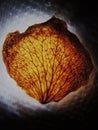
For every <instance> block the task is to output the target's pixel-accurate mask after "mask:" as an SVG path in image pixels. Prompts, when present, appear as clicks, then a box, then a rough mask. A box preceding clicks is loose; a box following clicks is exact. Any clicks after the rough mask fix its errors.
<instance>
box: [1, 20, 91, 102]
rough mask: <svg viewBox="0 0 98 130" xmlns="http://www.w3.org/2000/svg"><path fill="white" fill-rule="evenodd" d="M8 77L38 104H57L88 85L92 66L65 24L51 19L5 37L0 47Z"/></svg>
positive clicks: (82, 48)
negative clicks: (53, 102)
mask: <svg viewBox="0 0 98 130" xmlns="http://www.w3.org/2000/svg"><path fill="white" fill-rule="evenodd" d="M2 52H3V59H4V62H5V64H6V68H7V71H8V73H9V75H10V76H11V77H12V78H13V79H14V80H15V81H16V82H17V84H18V85H19V86H20V87H21V88H23V90H25V91H26V93H27V94H28V95H30V96H31V97H33V98H35V99H37V100H38V101H39V102H41V103H47V102H51V101H59V100H61V99H62V98H63V97H64V96H66V95H67V94H68V93H69V92H72V91H74V90H76V89H78V88H79V87H81V86H82V85H85V84H86V83H87V81H88V78H89V74H90V73H91V71H92V68H93V66H92V62H91V59H90V57H89V55H88V52H87V51H86V50H85V49H84V47H83V46H82V45H81V44H80V42H79V40H78V39H77V37H76V36H75V35H74V34H72V33H71V32H69V31H68V30H67V26H66V23H65V22H63V21H62V20H59V19H57V18H55V17H53V18H52V19H50V20H49V21H47V22H45V23H42V24H36V25H33V26H31V27H29V28H28V29H27V30H26V32H24V33H22V34H20V33H19V32H14V33H9V34H8V35H7V38H6V40H5V43H4V45H3V51H2Z"/></svg>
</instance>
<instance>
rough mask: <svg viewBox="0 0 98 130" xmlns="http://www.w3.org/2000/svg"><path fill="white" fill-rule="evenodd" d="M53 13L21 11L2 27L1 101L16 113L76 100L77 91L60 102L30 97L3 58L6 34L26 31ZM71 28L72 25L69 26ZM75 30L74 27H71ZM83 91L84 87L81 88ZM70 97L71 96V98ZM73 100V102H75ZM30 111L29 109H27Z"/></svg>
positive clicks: (48, 109)
mask: <svg viewBox="0 0 98 130" xmlns="http://www.w3.org/2000/svg"><path fill="white" fill-rule="evenodd" d="M51 17H52V15H49V14H45V13H43V12H41V11H37V10H36V11H35V12H34V13H32V14H31V13H29V12H25V13H20V14H17V15H15V16H12V17H11V18H7V19H6V22H5V24H4V26H3V27H2V26H1V27H0V102H3V103H4V104H6V105H7V109H8V110H9V111H12V112H14V113H16V114H20V112H19V111H22V110H23V108H24V109H29V110H31V111H32V113H30V114H32V115H36V111H41V110H42V111H44V110H47V111H52V110H57V109H59V108H61V106H63V107H66V106H68V104H69V102H71V101H72V99H73V97H74V100H76V98H78V97H77V93H78V91H77V92H73V93H70V94H69V95H68V96H66V97H65V99H64V100H62V101H60V102H59V103H49V104H46V105H42V104H40V103H39V102H37V101H36V100H34V99H32V98H31V97H29V96H28V95H27V94H26V93H25V92H24V91H23V90H21V88H20V87H17V86H16V83H15V82H14V81H13V79H11V78H10V77H9V75H8V74H7V71H6V68H5V65H4V63H3V60H2V45H3V43H4V40H5V38H6V35H7V34H8V33H9V32H15V31H16V30H19V31H20V32H24V31H25V30H26V29H27V28H28V26H31V25H33V24H35V23H41V22H44V21H47V20H48V19H50V18H51ZM69 28H70V26H69ZM71 29H72V30H73V28H71ZM81 91H83V88H82V89H81ZM69 97H70V98H69ZM74 100H73V102H74ZM25 113H28V114H29V112H28V111H25Z"/></svg>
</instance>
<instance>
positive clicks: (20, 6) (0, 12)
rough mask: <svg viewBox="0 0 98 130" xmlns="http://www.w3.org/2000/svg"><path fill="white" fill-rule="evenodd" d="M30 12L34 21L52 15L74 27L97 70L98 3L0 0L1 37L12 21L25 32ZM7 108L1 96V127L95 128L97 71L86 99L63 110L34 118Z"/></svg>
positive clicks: (27, 128) (51, 0) (97, 91)
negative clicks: (17, 113) (65, 110)
mask: <svg viewBox="0 0 98 130" xmlns="http://www.w3.org/2000/svg"><path fill="white" fill-rule="evenodd" d="M29 14H33V17H36V21H35V23H39V22H43V21H45V20H46V19H48V18H51V17H52V16H53V15H55V16H57V17H59V18H61V19H65V20H66V22H67V23H68V25H69V28H71V29H72V30H74V32H75V33H76V34H77V35H78V36H79V37H80V40H81V41H82V42H84V45H85V47H86V48H87V49H88V50H89V52H90V54H91V57H92V59H93V61H94V64H95V66H96V69H97V67H98V5H97V2H95V1H94V0H93V1H89V2H88V1H80V0H74V1H72V0H35V1H34V0H19V1H18V0H0V37H1V38H2V37H3V35H4V37H5V34H7V33H8V31H9V29H8V28H12V27H13V26H14V25H15V26H16V22H15V20H18V23H19V24H17V27H16V28H17V29H19V28H21V25H22V24H25V27H22V28H21V31H24V30H25V29H26V28H27V27H28V26H29V25H30V24H32V20H31V21H29V18H30V17H31V15H29ZM19 19H20V20H19ZM21 19H23V20H24V23H22V22H21ZM39 19H41V21H39ZM44 19H45V20H44ZM12 25H13V26H12ZM16 28H12V30H11V31H15V29H16ZM1 42H2V40H1ZM0 44H1V43H0ZM0 76H1V74H0ZM0 82H1V81H0ZM0 89H1V88H0ZM0 91H1V90H0ZM0 98H2V97H0ZM10 111H11V110H9V111H8V109H7V106H6V105H5V104H4V103H3V102H2V99H0V129H3V128H9V129H15V128H17V129H19V128H21V129H24V130H25V129H26V130H29V129H34V130H36V129H58V130H59V129H60V130H65V129H71V128H72V129H79V130H80V129H81V130H83V129H89V128H91V129H95V128H96V127H98V126H97V120H98V74H97V73H96V75H95V78H94V83H93V85H92V91H91V92H90V93H89V94H88V95H87V96H86V98H85V100H84V101H83V102H81V101H80V102H78V103H77V104H75V106H74V107H72V108H69V109H68V110H67V112H66V113H65V112H63V113H61V114H60V113H59V114H58V113H51V112H48V113H42V114H40V116H36V117H35V116H34V117H33V116H30V115H29V116H28V115H25V113H24V117H19V116H17V115H16V114H14V113H11V112H10ZM24 111H25V110H24Z"/></svg>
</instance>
